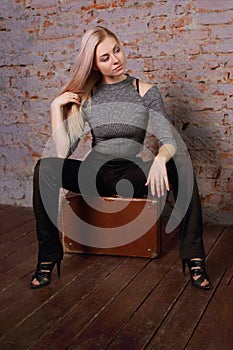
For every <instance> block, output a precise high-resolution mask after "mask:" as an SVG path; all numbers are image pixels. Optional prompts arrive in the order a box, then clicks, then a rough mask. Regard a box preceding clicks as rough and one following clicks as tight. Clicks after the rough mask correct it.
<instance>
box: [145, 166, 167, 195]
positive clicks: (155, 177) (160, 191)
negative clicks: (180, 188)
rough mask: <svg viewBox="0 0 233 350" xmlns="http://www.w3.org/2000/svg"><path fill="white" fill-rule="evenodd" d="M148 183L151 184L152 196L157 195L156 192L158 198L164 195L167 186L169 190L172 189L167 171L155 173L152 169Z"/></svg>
mask: <svg viewBox="0 0 233 350" xmlns="http://www.w3.org/2000/svg"><path fill="white" fill-rule="evenodd" d="M148 185H150V188H151V194H152V196H155V192H156V193H157V196H158V198H160V197H161V196H164V194H165V188H166V190H167V191H170V187H169V181H168V177H167V171H165V172H163V174H162V172H156V173H153V171H151V172H150V173H149V176H148V179H147V182H146V186H148Z"/></svg>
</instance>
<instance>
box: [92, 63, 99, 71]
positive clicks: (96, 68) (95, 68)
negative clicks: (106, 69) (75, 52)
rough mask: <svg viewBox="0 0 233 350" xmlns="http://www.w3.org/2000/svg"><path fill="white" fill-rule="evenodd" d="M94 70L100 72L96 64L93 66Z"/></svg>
mask: <svg viewBox="0 0 233 350" xmlns="http://www.w3.org/2000/svg"><path fill="white" fill-rule="evenodd" d="M92 69H93V70H96V71H97V72H98V71H99V68H98V67H97V66H96V64H95V63H94V64H93V66H92Z"/></svg>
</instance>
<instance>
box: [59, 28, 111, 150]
mask: <svg viewBox="0 0 233 350" xmlns="http://www.w3.org/2000/svg"><path fill="white" fill-rule="evenodd" d="M108 36H111V37H113V38H115V39H116V40H117V41H118V39H117V37H116V35H115V34H114V33H113V32H111V31H110V30H109V29H107V28H105V27H102V26H95V27H92V28H91V29H89V30H88V31H86V33H85V34H84V35H83V37H82V41H81V45H80V49H79V55H78V58H77V62H76V65H75V67H74V71H73V74H72V77H71V79H70V81H69V82H68V83H67V84H66V85H65V86H64V87H63V89H62V91H61V94H62V93H64V92H66V91H70V92H74V93H79V96H80V97H81V100H82V101H81V102H82V103H81V106H82V104H83V102H84V101H85V100H86V99H87V97H89V96H90V93H91V90H92V89H93V87H94V86H95V84H96V83H97V81H99V80H101V77H102V75H101V73H100V72H99V71H97V70H94V69H93V63H94V59H95V52H96V48H97V46H98V45H99V44H100V43H101V42H102V41H103V40H104V39H105V38H106V37H108ZM63 118H64V120H65V121H66V128H67V132H68V134H69V136H70V140H71V143H73V142H74V141H75V140H77V138H79V137H80V136H81V135H82V134H83V130H84V122H83V117H82V108H81V107H78V106H77V105H76V104H68V105H67V106H66V107H65V108H64V114H63Z"/></svg>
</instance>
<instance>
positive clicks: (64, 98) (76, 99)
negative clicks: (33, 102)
mask: <svg viewBox="0 0 233 350" xmlns="http://www.w3.org/2000/svg"><path fill="white" fill-rule="evenodd" d="M68 103H75V104H77V105H80V104H81V98H80V96H79V94H76V93H74V92H69V91H66V92H64V93H63V94H61V95H59V96H58V97H56V98H55V100H53V102H52V103H51V108H52V109H53V108H54V109H60V108H62V107H64V106H65V105H66V104H68Z"/></svg>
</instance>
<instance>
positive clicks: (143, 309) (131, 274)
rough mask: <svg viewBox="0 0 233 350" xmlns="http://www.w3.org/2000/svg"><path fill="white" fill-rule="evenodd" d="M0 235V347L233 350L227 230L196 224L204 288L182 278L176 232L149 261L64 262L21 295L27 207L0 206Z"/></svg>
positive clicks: (80, 258)
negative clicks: (207, 283)
mask: <svg viewBox="0 0 233 350" xmlns="http://www.w3.org/2000/svg"><path fill="white" fill-rule="evenodd" d="M0 230H1V236H0V252H1V264H0V272H1V278H0V281H1V288H0V289H1V292H0V306H1V307H0V323H1V324H0V333H1V334H0V349H1V350H3V349H16V350H20V349H22V350H26V349H30V350H32V349H33V350H41V349H47V350H53V349H54V350H63V349H66V350H67V349H69V350H71V349H72V350H74V349H75V350H77V349H80V350H84V349H89V350H105V349H110V350H126V349H127V350H139V349H147V350H149V349H150V350H160V349H163V350H170V349H172V350H180V349H187V350H202V349H203V350H204V349H205V350H206V349H208V350H230V349H233V328H232V325H233V313H232V310H233V288H232V274H233V267H232V260H233V259H232V246H233V227H224V226H207V227H205V231H204V238H205V247H206V252H207V268H208V272H209V274H210V276H211V281H212V284H213V288H212V289H211V291H202V290H197V289H194V288H193V287H191V286H190V283H189V276H188V275H187V276H185V277H184V276H183V275H182V273H181V266H180V265H181V264H180V260H179V256H178V237H177V235H164V236H163V254H162V256H161V257H160V258H159V259H154V260H151V259H145V258H127V257H114V256H93V255H89V256H88V255H76V254H73V255H66V256H65V258H64V260H63V263H62V275H61V278H60V279H58V278H57V277H56V274H55V273H53V280H52V283H51V284H50V285H49V286H48V287H46V288H42V289H39V290H31V289H30V279H31V275H32V273H33V271H34V267H35V265H36V251H37V244H36V240H35V222H34V218H33V213H32V210H31V209H28V208H20V207H15V206H6V205H1V206H0Z"/></svg>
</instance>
